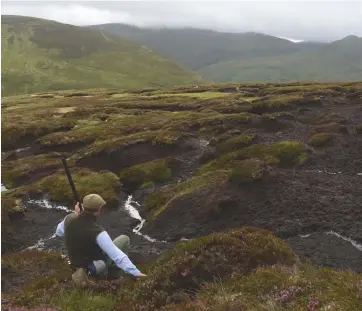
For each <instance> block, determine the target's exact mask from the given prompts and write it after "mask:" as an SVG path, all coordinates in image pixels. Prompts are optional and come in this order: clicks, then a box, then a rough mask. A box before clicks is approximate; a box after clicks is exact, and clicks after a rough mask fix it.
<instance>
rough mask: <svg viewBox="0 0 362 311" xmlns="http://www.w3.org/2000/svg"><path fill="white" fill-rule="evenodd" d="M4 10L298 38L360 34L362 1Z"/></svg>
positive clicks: (48, 4) (70, 4)
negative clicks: (252, 32)
mask: <svg viewBox="0 0 362 311" xmlns="http://www.w3.org/2000/svg"><path fill="white" fill-rule="evenodd" d="M1 5H2V8H1V14H11V15H25V16H34V17H41V18H46V19H51V20H56V21H59V22H63V23H69V24H73V25H93V24H104V23H127V24H132V25H136V26H151V27H164V26H167V27H197V28H206V29H213V30H219V31H231V32H245V31H255V32H262V33H266V34H271V35H275V36H279V37H286V38H293V39H297V40H318V41H331V40H337V39H341V38H343V37H345V36H348V35H357V36H360V37H362V1H361V0H357V1H343V0H342V1H298V0H289V1H257V0H254V1H233V2H228V1H171V0H168V1H150V0H148V1H117V2H115V1H113V2H106V1H99V2H96V1H94V2H86V1H66V2H59V1H50V0H48V1H42V2H39V1H37V2H35V1H1Z"/></svg>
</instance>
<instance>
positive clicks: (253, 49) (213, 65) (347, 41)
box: [92, 24, 362, 83]
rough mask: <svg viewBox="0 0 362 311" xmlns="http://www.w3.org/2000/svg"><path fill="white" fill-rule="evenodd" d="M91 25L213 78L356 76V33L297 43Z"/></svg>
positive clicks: (361, 44)
mask: <svg viewBox="0 0 362 311" xmlns="http://www.w3.org/2000/svg"><path fill="white" fill-rule="evenodd" d="M92 28H94V29H102V30H103V31H104V32H105V33H110V34H115V35H120V36H121V37H123V38H128V39H130V40H132V41H134V42H137V43H138V44H143V45H146V46H148V47H149V48H151V49H152V50H154V51H157V52H159V53H160V54H162V55H165V56H167V57H169V58H170V59H173V60H175V61H177V62H179V63H181V64H184V65H185V66H187V67H188V68H191V69H194V70H197V71H198V72H199V73H200V74H201V75H202V76H204V77H205V78H206V79H208V80H212V81H215V82H246V83H249V82H258V83H260V82H272V81H281V82H284V81H358V80H360V79H361V72H362V65H361V64H362V62H361V60H362V58H361V57H362V56H361V53H360V51H361V49H362V38H359V37H356V36H349V37H346V38H344V39H342V40H338V41H335V42H332V43H312V42H302V43H298V44H296V43H293V42H290V41H288V40H284V39H281V38H277V37H273V36H268V35H264V34H259V33H222V32H216V31H211V30H201V29H168V28H163V29H160V30H158V31H154V30H153V29H149V28H137V27H132V26H128V25H120V24H105V25H97V26H92ZM195 42H197V44H195ZM190 47H192V48H190Z"/></svg>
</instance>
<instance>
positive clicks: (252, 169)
mask: <svg viewBox="0 0 362 311" xmlns="http://www.w3.org/2000/svg"><path fill="white" fill-rule="evenodd" d="M263 174H264V167H263V163H262V162H261V161H260V160H258V159H248V160H245V161H238V162H236V163H235V165H234V167H233V168H232V170H231V172H230V173H229V180H230V181H231V182H233V183H236V184H245V183H251V182H254V181H257V180H260V179H261V178H262V177H263Z"/></svg>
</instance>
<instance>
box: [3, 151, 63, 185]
mask: <svg viewBox="0 0 362 311" xmlns="http://www.w3.org/2000/svg"><path fill="white" fill-rule="evenodd" d="M64 155H65V154H61V153H50V154H41V155H36V156H32V157H26V158H21V159H18V160H14V161H7V162H4V163H3V175H2V177H3V180H4V183H5V185H6V186H7V187H8V188H13V187H14V186H16V185H17V183H18V181H19V180H21V179H22V178H24V177H28V178H32V177H33V176H28V175H29V174H31V175H35V174H36V173H37V171H39V170H44V169H46V170H50V171H51V170H52V169H54V168H58V167H60V166H61V165H62V162H61V161H60V158H61V157H62V156H64Z"/></svg>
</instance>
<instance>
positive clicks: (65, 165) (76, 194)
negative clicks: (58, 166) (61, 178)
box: [62, 158, 83, 210]
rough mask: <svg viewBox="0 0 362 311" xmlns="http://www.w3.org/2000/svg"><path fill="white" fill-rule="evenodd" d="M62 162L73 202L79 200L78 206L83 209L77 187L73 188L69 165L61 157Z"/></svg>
mask: <svg viewBox="0 0 362 311" xmlns="http://www.w3.org/2000/svg"><path fill="white" fill-rule="evenodd" d="M62 162H63V165H64V169H65V173H66V174H67V177H68V181H69V184H70V187H71V188H72V192H73V196H74V200H75V202H79V208H80V209H81V210H82V209H83V208H82V204H81V202H80V198H79V194H78V192H77V189H76V188H75V185H74V182H73V179H72V175H71V174H70V171H69V167H68V164H67V160H66V159H65V158H63V159H62Z"/></svg>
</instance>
